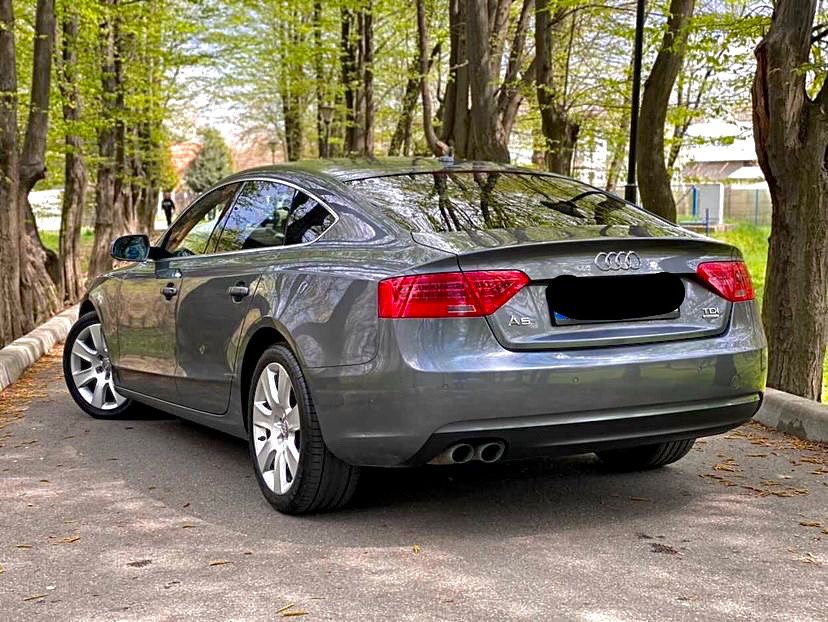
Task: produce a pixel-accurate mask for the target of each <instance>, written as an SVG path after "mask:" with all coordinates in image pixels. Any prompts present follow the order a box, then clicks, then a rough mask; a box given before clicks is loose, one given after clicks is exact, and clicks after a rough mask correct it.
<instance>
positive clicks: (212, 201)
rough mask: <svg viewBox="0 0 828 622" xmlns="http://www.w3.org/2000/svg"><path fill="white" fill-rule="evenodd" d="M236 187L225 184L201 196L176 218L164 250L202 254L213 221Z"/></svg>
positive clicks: (180, 253) (175, 253)
mask: <svg viewBox="0 0 828 622" xmlns="http://www.w3.org/2000/svg"><path fill="white" fill-rule="evenodd" d="M238 188H239V184H228V185H226V186H222V187H221V188H216V189H215V190H213V191H212V192H210V193H208V194H206V195H205V196H204V197H202V198H201V199H200V200H199V201H198V202H196V203H195V204H194V205H193V206H192V207H190V208H189V209H188V210H187V211H186V212H184V213H183V214H182V215H181V218H179V219H178V220H176V221H175V224H173V226H172V227H171V228H170V231H169V233H168V234H167V241H166V243H165V244H164V249H165V250H166V251H167V252H168V253H170V254H171V255H173V256H175V257H187V256H190V255H201V254H203V253H205V252H206V251H207V249H208V245H209V243H210V236H211V235H212V234H213V230H214V229H215V228H216V223H217V222H218V221H219V218H221V215H222V213H223V212H224V210H225V208H226V207H227V205H228V204H229V203H230V201H232V200H233V197H234V196H235V194H236V190H238Z"/></svg>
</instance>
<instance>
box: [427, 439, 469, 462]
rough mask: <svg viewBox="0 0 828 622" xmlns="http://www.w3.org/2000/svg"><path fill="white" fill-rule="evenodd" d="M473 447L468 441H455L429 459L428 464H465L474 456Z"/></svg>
mask: <svg viewBox="0 0 828 622" xmlns="http://www.w3.org/2000/svg"><path fill="white" fill-rule="evenodd" d="M474 456H475V451H474V447H472V446H471V445H469V444H468V443H457V444H456V445H452V446H451V447H449V448H448V449H446V450H445V451H443V452H442V453H440V454H437V455H436V456H435V457H434V458H432V459H431V460H429V462H428V463H429V464H465V463H466V462H469V461H470V460H472V458H474Z"/></svg>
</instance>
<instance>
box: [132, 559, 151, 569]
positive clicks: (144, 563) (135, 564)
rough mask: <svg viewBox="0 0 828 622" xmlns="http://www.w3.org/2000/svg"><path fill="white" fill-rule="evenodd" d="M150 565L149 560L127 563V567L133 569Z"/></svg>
mask: <svg viewBox="0 0 828 622" xmlns="http://www.w3.org/2000/svg"><path fill="white" fill-rule="evenodd" d="M151 563H152V560H151V559H139V560H136V561H134V562H127V566H132V567H133V568H143V567H144V566H149V565H150V564H151Z"/></svg>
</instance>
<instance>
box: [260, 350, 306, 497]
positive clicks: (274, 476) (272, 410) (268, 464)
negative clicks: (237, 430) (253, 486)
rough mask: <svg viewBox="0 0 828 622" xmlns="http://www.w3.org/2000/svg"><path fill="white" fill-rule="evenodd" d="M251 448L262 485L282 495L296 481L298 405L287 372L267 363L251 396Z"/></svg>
mask: <svg viewBox="0 0 828 622" xmlns="http://www.w3.org/2000/svg"><path fill="white" fill-rule="evenodd" d="M252 425H253V447H254V450H255V452H256V468H257V469H259V473H260V474H261V476H262V479H263V480H264V482H265V484H267V486H268V488H270V489H271V490H272V491H273V492H275V493H277V494H280V495H281V494H285V493H286V492H287V491H288V490H290V487H291V486H292V485H293V482H294V481H295V479H296V474H297V472H298V469H299V456H300V449H301V429H300V428H301V424H300V420H299V405H298V404H297V402H296V395H295V392H294V389H293V383H292V382H291V380H290V376H289V375H288V372H287V370H286V369H285V368H284V367H282V366H281V365H279V363H270V364H268V365H267V366H266V367H265V368H264V369H263V370H262V373H261V375H260V376H259V379H258V381H257V382H256V392H255V393H254V395H253V416H252Z"/></svg>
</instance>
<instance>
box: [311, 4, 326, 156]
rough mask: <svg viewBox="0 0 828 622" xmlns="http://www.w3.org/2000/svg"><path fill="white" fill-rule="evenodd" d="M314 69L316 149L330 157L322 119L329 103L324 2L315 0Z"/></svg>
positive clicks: (321, 154)
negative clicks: (323, 37)
mask: <svg viewBox="0 0 828 622" xmlns="http://www.w3.org/2000/svg"><path fill="white" fill-rule="evenodd" d="M311 21H312V26H313V71H314V92H315V95H316V149H317V153H318V154H319V157H320V158H327V157H330V154H329V153H326V151H325V146H326V145H325V123H324V122H323V121H322V106H327V105H329V104H328V102H327V101H325V74H324V59H323V58H322V2H321V0H314V3H313V15H312V18H311Z"/></svg>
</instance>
